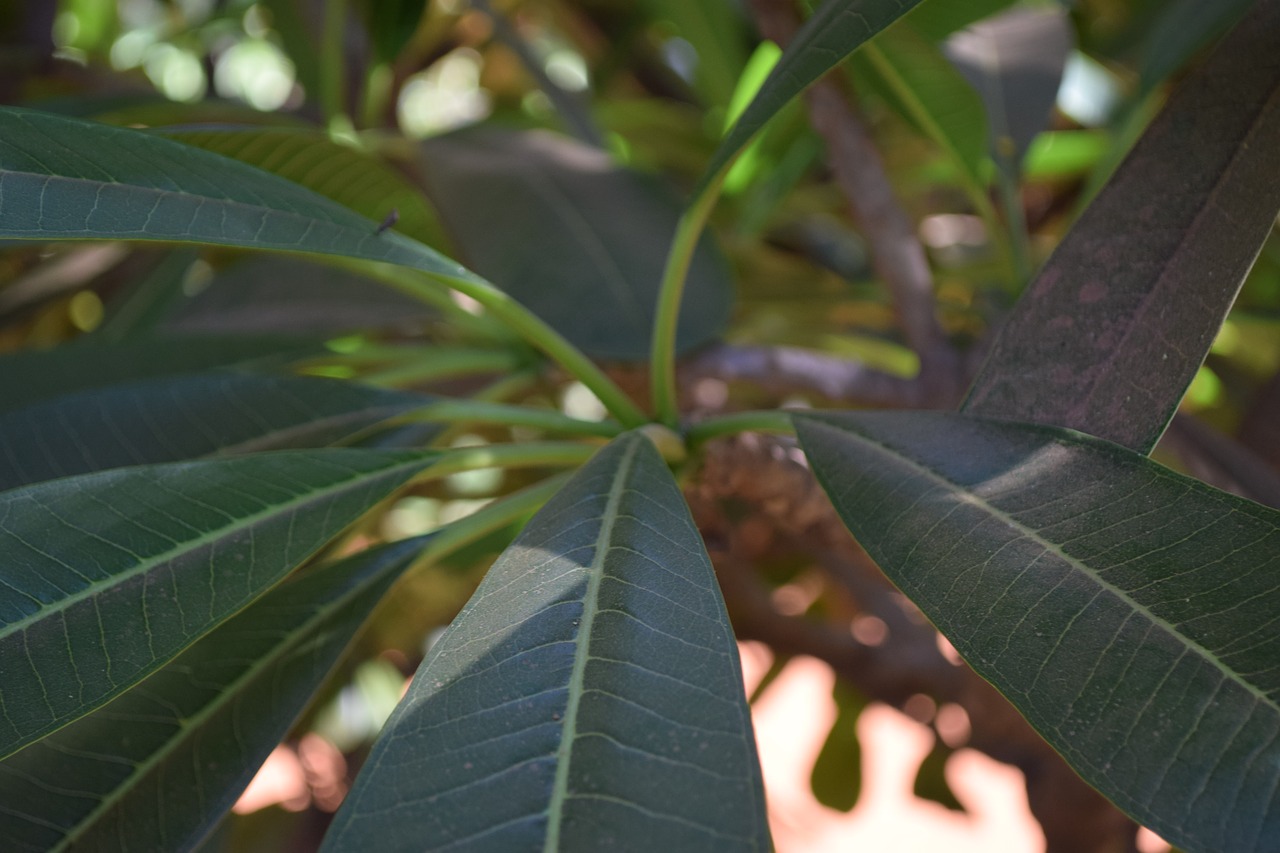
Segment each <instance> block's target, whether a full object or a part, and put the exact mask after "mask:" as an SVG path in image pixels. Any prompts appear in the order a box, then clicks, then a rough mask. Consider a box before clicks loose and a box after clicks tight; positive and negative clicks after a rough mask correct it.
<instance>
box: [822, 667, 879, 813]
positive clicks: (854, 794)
mask: <svg viewBox="0 0 1280 853" xmlns="http://www.w3.org/2000/svg"><path fill="white" fill-rule="evenodd" d="M831 697H832V698H833V699H834V700H835V703H836V719H835V722H833V723H832V724H831V731H829V732H827V739H826V740H825V741H823V743H822V749H821V750H819V751H818V757H817V758H816V759H815V760H814V762H813V770H812V771H811V772H810V773H809V788H810V789H811V790H812V791H813V797H814V799H816V800H817V801H818V802H820V803H822V804H823V805H824V806H826V807H827V808H829V809H835V810H836V811H841V812H847V811H852V810H853V807H854V806H856V805H857V804H858V797H859V796H861V794H862V743H861V741H860V740H859V739H858V717H860V716H862V712H863V710H864V709H865V708H866V707H867V700H866V697H864V696H862V694H860V693H858V691H857V690H855V689H853V688H852V687H849V686H848V685H846V684H845V683H844V682H842V681H840V680H837V681H836V686H835V688H834V689H833V690H832V691H831Z"/></svg>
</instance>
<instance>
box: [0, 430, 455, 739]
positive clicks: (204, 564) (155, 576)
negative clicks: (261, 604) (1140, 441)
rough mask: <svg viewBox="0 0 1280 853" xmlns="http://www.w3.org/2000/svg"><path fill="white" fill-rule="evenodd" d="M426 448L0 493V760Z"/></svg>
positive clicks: (324, 453) (261, 584)
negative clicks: (0, 521) (0, 568)
mask: <svg viewBox="0 0 1280 853" xmlns="http://www.w3.org/2000/svg"><path fill="white" fill-rule="evenodd" d="M430 460H431V457H429V456H427V455H424V454H422V453H404V452H396V453H393V452H388V451H377V450H311V451H282V452H280V453H269V454H259V455H257V456H250V457H246V458H243V459H229V460H218V461H205V462H187V463H178V464H172V465H153V466H146V467H141V468H123V469H119V470H115V471H106V472H100V473H97V474H86V475H84V476H80V477H69V478H66V479H62V480H54V481H52V482H48V483H40V484H38V485H35V486H24V487H22V488H19V489H14V490H12V491H9V492H4V493H3V494H0V519H3V533H4V536H3V537H0V565H3V566H4V567H5V568H4V580H3V583H2V584H0V756H4V755H9V754H10V753H12V752H14V751H15V750H17V749H20V748H21V747H22V746H24V745H26V744H28V743H30V742H32V741H34V740H37V739H39V738H40V737H42V736H44V735H46V734H48V733H49V732H52V731H54V730H56V729H58V728H61V727H62V726H64V725H66V724H67V723H69V722H71V721H73V720H75V719H76V718H78V717H81V716H83V715H85V714H87V713H89V712H90V711H92V710H94V709H95V708H97V707H100V706H101V705H103V704H104V703H106V702H107V701H109V700H110V699H112V698H114V697H115V696H117V695H119V694H120V693H122V692H123V691H125V690H126V689H128V688H129V687H131V686H132V685H133V684H135V683H137V682H138V681H139V680H141V679H142V678H143V677H145V676H146V675H148V674H150V673H151V672H153V671H155V670H156V669H157V668H158V667H160V666H162V665H164V664H165V663H166V662H167V661H169V660H171V659H172V658H173V656H174V655H176V654H178V653H180V652H181V651H183V650H184V649H185V648H187V647H188V646H190V645H191V644H192V643H193V642H195V641H196V640H197V639H199V638H200V637H201V636H202V635H204V634H205V633H207V632H208V631H210V630H211V629H213V628H214V627H216V626H217V625H218V624H219V623H221V622H222V621H224V620H225V619H227V618H228V617H230V616H232V615H234V614H235V613H236V612H237V611H238V610H240V609H241V608H243V607H244V606H245V605H247V604H248V603H249V602H251V601H252V600H253V599H254V598H256V597H257V596H258V595H260V594H262V593H263V592H265V591H266V590H267V589H269V588H270V587H271V586H273V585H274V584H276V583H277V582H278V581H279V580H280V579H281V578H283V577H284V576H285V575H286V574H288V573H289V572H290V571H291V570H292V569H293V568H294V567H295V566H297V565H298V564H299V563H301V562H302V561H303V560H305V559H307V558H308V557H310V556H311V555H312V554H314V553H315V552H316V551H317V550H318V549H319V548H321V547H322V546H323V545H324V544H325V543H326V542H328V541H329V540H330V539H332V538H333V537H334V536H335V535H337V534H338V533H339V532H341V531H342V530H343V529H344V528H345V527H346V526H347V525H348V524H350V523H351V522H352V521H354V520H355V519H356V518H358V517H359V516H360V515H361V514H363V513H364V512H365V511H366V510H368V509H369V508H370V507H372V506H373V505H374V504H375V503H377V502H378V501H379V500H381V499H382V498H384V497H385V496H386V495H387V494H388V493H390V492H391V491H392V490H393V489H395V488H396V487H397V486H399V485H400V484H402V483H404V482H405V481H406V480H407V479H409V478H410V477H411V476H413V475H414V473H416V472H417V471H418V470H420V469H421V468H423V467H424V466H425V465H427V464H428V463H429V462H430Z"/></svg>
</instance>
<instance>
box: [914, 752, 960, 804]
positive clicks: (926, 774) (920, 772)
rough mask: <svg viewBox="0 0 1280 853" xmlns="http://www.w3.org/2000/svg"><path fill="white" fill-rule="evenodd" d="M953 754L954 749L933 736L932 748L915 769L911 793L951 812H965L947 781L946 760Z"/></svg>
mask: <svg viewBox="0 0 1280 853" xmlns="http://www.w3.org/2000/svg"><path fill="white" fill-rule="evenodd" d="M953 755H955V750H954V749H952V748H951V747H949V746H947V745H946V744H945V743H943V742H942V740H941V739H939V738H937V737H935V738H934V740H933V748H932V749H930V750H929V754H928V755H926V756H925V757H924V760H923V761H921V762H920V767H919V768H917V769H916V780H915V782H914V783H913V784H912V786H911V793H913V794H915V795H916V796H917V797H919V798H920V799H922V800H928V801H929V802H932V803H937V804H938V805H940V806H942V807H943V808H946V809H950V810H951V811H953V812H965V811H968V810H967V809H966V808H965V807H964V803H962V802H960V800H958V799H956V792H955V791H953V790H951V784H950V783H949V782H947V772H946V771H947V760H948V759H950V758H951V756H953Z"/></svg>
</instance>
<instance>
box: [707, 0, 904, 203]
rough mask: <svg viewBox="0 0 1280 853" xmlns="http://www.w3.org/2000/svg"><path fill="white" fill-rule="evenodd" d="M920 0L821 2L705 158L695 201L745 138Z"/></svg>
mask: <svg viewBox="0 0 1280 853" xmlns="http://www.w3.org/2000/svg"><path fill="white" fill-rule="evenodd" d="M919 2H920V0H826V2H824V3H823V4H822V6H820V7H819V8H818V10H817V11H816V12H814V13H813V15H812V16H811V17H810V18H809V20H808V21H806V22H805V24H804V26H803V27H801V29H800V31H799V32H797V33H796V36H795V38H794V39H792V40H791V43H790V44H789V45H787V49H786V50H785V51H784V52H783V54H782V57H781V58H780V59H779V60H778V64H777V65H775V66H774V68H773V71H772V72H771V73H770V74H769V77H768V79H766V80H765V81H764V85H762V86H761V87H760V91H759V92H757V93H756V96H755V99H754V100H752V101H751V103H750V104H748V105H747V108H746V110H744V111H743V113H742V115H741V116H739V117H738V120H737V122H735V123H734V125H733V127H732V128H731V129H730V130H729V133H728V134H726V135H725V138H724V139H723V140H722V141H721V143H720V147H719V148H717V149H716V152H715V154H713V155H712V157H711V162H710V163H709V164H708V166H707V170H706V173H705V175H704V177H703V181H702V184H701V185H700V187H699V189H698V191H697V192H695V194H694V195H695V196H700V195H702V192H703V191H704V190H705V189H707V188H708V187H709V185H710V184H712V183H714V182H715V181H716V180H717V178H718V176H719V175H720V174H721V173H722V172H723V171H724V170H726V169H727V168H728V167H729V164H730V163H731V162H732V161H733V158H734V157H736V156H737V155H738V153H739V152H740V151H742V149H743V148H745V147H746V145H747V143H748V142H750V141H751V138H752V137H753V136H755V135H756V133H758V132H759V131H760V129H761V128H763V127H764V126H765V123H766V122H768V121H769V119H771V118H773V116H774V115H776V114H777V113H778V111H779V110H781V109H782V108H783V107H785V106H786V105H787V104H788V103H790V102H791V100H792V99H793V98H795V97H796V96H797V95H799V94H800V93H801V92H803V91H804V90H805V89H807V88H809V86H810V85H812V84H813V83H815V82H816V81H817V80H818V78H819V77H821V76H822V75H823V74H826V73H827V72H828V71H830V70H831V69H832V68H834V67H835V66H836V65H838V64H839V63H840V61H841V60H842V59H844V58H845V57H846V56H848V55H849V54H851V53H853V52H854V51H855V50H857V49H858V48H859V47H860V46H861V45H862V43H863V42H865V41H866V40H867V39H869V38H871V37H872V36H874V35H875V34H876V33H878V32H880V31H881V30H882V29H884V28H885V27H887V26H889V25H890V24H892V23H893V22H894V21H896V20H897V19H898V18H900V17H902V16H903V15H904V14H905V13H906V12H908V11H909V10H910V9H912V8H913V7H914V6H916V5H917V4H918V3H919Z"/></svg>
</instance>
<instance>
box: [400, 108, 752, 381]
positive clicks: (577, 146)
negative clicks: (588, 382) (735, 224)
mask: <svg viewBox="0 0 1280 853" xmlns="http://www.w3.org/2000/svg"><path fill="white" fill-rule="evenodd" d="M422 148H423V164H424V171H425V173H426V182H427V187H428V189H429V191H430V193H431V196H432V198H433V199H434V200H435V202H436V204H437V205H438V207H439V209H440V211H441V215H442V216H443V218H444V220H445V222H446V224H447V225H448V227H449V229H450V232H451V233H452V235H453V236H454V238H455V240H456V242H457V244H458V246H459V247H460V249H461V251H462V252H463V255H464V257H466V258H467V260H468V262H469V263H470V264H471V265H472V266H473V267H474V268H475V269H476V270H477V271H478V272H480V273H481V274H482V275H484V276H486V277H487V278H489V279H490V280H491V281H493V282H494V283H495V284H497V285H498V286H499V287H501V288H502V289H503V290H504V291H506V292H507V293H509V294H511V295H512V296H513V297H515V298H516V299H517V300H518V301H520V302H521V303H523V304H524V305H525V306H526V307H528V308H529V309H530V310H532V311H533V312H534V313H535V314H537V315H538V316H539V317H541V318H542V319H543V320H545V321H546V322H548V323H549V324H551V325H552V326H553V327H554V328H556V329H557V330H558V331H559V332H560V333H561V334H563V335H564V336H565V337H567V338H569V340H571V341H573V342H574V343H575V344H577V345H578V346H579V347H581V348H582V349H583V350H585V351H586V352H588V353H591V354H593V355H597V356H602V357H607V358H630V359H642V358H644V357H645V356H646V355H647V354H648V352H649V343H650V337H651V335H652V333H653V314H654V305H655V303H656V301H657V293H658V284H659V282H660V281H661V279H662V262H663V257H664V253H665V252H666V249H667V244H668V243H669V242H670V240H671V235H672V234H673V233H674V232H675V228H676V221H677V219H678V218H679V215H680V208H679V205H678V203H677V202H676V200H675V199H674V198H673V197H672V196H671V194H670V193H669V192H668V191H667V190H666V188H665V187H663V186H662V184H661V183H660V182H659V181H658V180H657V179H656V178H654V177H651V176H648V175H644V174H641V173H638V172H633V171H630V170H626V169H623V168H621V167H618V166H615V165H613V164H612V163H611V162H610V160H609V158H608V155H606V154H604V153H603V152H601V151H597V150H595V149H593V148H590V147H588V146H586V145H583V144H581V143H578V142H574V141H572V140H570V139H568V138H566V137H559V136H554V135H551V134H549V133H546V132H542V131H536V132H531V133H514V132H510V131H500V130H495V129H493V128H478V129H472V130H467V131H462V132H459V133H453V134H449V135H448V136H442V137H437V138H435V139H431V140H428V141H426V142H424V143H423V146H422ZM495 233H498V234H503V235H505V236H504V239H503V247H502V251H494V248H493V245H494V244H493V239H494V234H495ZM732 299H733V293H732V286H731V284H730V279H729V271H728V269H727V266H726V263H725V261H724V259H723V258H722V257H721V256H720V254H719V252H718V251H716V249H715V247H714V246H713V245H712V244H711V242H710V240H709V239H704V241H703V243H702V244H701V246H700V247H699V249H698V251H697V252H696V253H695V255H694V261H693V268H692V270H691V273H690V277H689V283H688V287H687V289H686V291H685V299H684V306H683V309H684V310H683V311H682V313H681V317H680V328H679V333H678V336H677V340H678V346H679V347H680V349H682V350H687V349H689V348H690V347H693V346H696V345H698V344H701V343H705V342H706V341H708V340H710V339H711V338H713V337H715V336H716V335H717V334H719V333H720V332H721V331H722V330H723V329H724V327H725V325H726V323H727V322H728V319H729V310H730V307H731V304H732Z"/></svg>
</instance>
